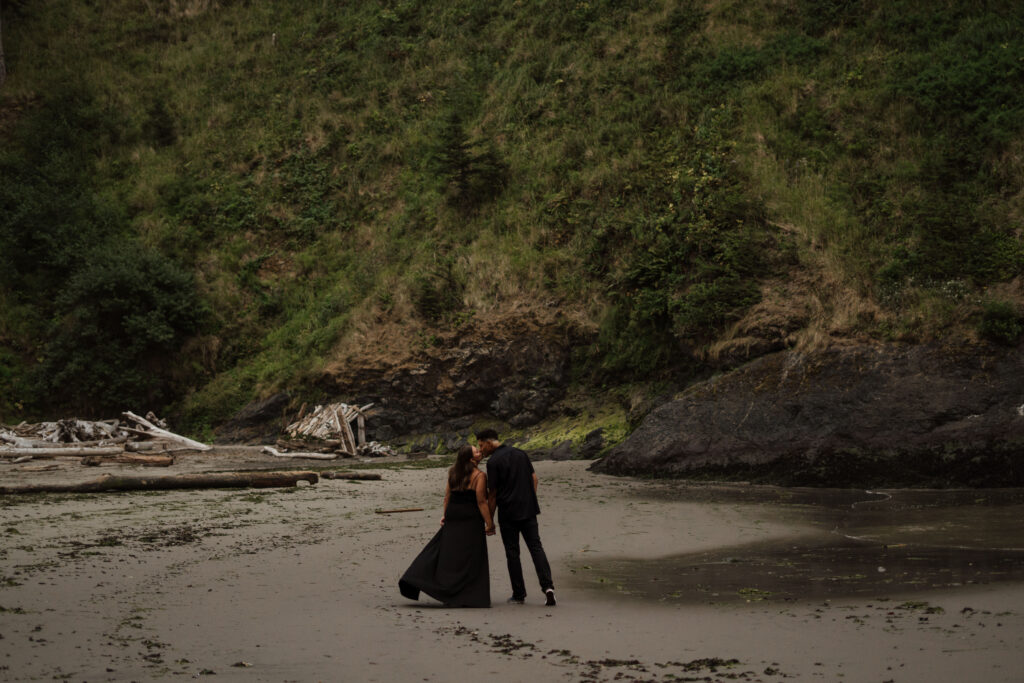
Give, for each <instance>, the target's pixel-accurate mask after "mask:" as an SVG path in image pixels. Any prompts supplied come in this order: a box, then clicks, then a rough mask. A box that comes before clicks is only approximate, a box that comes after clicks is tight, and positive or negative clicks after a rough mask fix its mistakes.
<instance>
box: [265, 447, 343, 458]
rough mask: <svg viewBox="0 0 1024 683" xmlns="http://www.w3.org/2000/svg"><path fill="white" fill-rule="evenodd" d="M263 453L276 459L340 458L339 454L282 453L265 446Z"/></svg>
mask: <svg viewBox="0 0 1024 683" xmlns="http://www.w3.org/2000/svg"><path fill="white" fill-rule="evenodd" d="M263 452H264V453H267V454H268V455H272V456H274V457H275V458H310V459H313V460H336V459H337V458H338V455H337V453H310V452H306V453H282V452H281V451H279V450H277V449H276V448H273V447H271V446H264V447H263Z"/></svg>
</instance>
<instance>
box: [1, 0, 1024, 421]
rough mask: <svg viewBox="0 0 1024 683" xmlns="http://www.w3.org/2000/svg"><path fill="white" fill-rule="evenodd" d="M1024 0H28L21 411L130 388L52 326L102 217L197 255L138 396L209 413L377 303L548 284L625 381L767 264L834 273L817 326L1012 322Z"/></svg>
mask: <svg viewBox="0 0 1024 683" xmlns="http://www.w3.org/2000/svg"><path fill="white" fill-rule="evenodd" d="M1019 7H1020V6H1019V3H1013V2H1005V3H989V4H988V5H987V7H986V8H982V9H979V8H976V7H975V3H968V2H962V3H958V2H950V3H943V4H942V6H941V7H938V8H936V7H935V5H934V3H931V2H924V1H920V2H915V1H903V2H888V3H851V2H840V1H838V0H837V1H835V2H831V3H820V2H809V1H806V2H805V1H801V0H790V1H788V2H767V1H765V2H738V1H736V2H707V3H686V2H684V3H676V2H671V3H670V2H664V3H662V2H650V3H648V2H628V1H626V2H613V1H610V0H609V1H605V2H599V1H595V2H576V1H571V2H541V1H529V0H516V1H500V2H468V1H464V2H453V3H445V4H444V5H443V6H437V5H436V4H433V3H417V2H412V1H406V2H361V3H338V2H332V1H326V0H325V1H324V2H299V1H297V0H296V1H294V2H285V1H278V2H255V1H253V2H227V1H223V2H211V1H204V0H182V1H180V2H171V3H166V4H165V3H159V2H149V3H138V2H129V1H128V0H107V1H105V2H56V1H49V2H43V1H38V2H28V1H25V0H23V1H22V2H11V1H9V2H5V3H4V12H5V14H4V17H3V27H4V31H5V35H4V46H5V51H6V54H7V60H8V70H9V80H8V83H7V85H6V87H5V89H4V91H3V92H0V111H2V115H0V137H3V138H4V139H5V140H7V141H9V143H10V144H5V145H4V151H3V152H2V153H0V174H2V175H0V181H3V182H4V183H6V185H7V187H9V188H10V187H14V185H13V184H12V183H13V180H12V179H14V178H18V182H19V183H21V185H19V189H18V191H17V192H13V191H8V194H7V195H6V197H5V195H4V194H3V190H2V189H0V207H3V209H4V210H5V212H14V209H18V211H17V215H18V217H17V219H16V220H10V221H7V222H6V224H5V226H4V227H3V231H4V232H0V250H2V251H3V255H0V267H2V268H3V270H0V304H2V307H0V381H2V382H4V383H5V385H7V386H9V387H10V390H9V391H4V392H3V396H0V417H3V418H5V419H18V418H19V416H21V415H23V414H26V413H28V414H33V413H34V414H40V413H44V412H47V411H51V410H58V409H61V408H66V407H68V406H73V407H75V408H77V409H78V410H82V411H88V410H92V411H96V412H102V411H104V410H108V411H109V410H110V409H111V408H112V406H111V405H109V404H111V403H114V404H115V405H118V406H119V405H121V404H120V403H116V402H114V401H111V400H110V398H109V397H105V396H104V392H103V388H102V387H103V382H102V377H100V378H97V377H96V376H95V372H94V370H93V369H94V368H96V367H101V366H103V365H104V364H111V365H116V364H117V361H116V359H110V358H99V359H98V360H97V359H96V358H94V357H91V356H90V355H89V351H88V347H89V346H90V344H88V343H84V344H83V343H80V342H79V343H77V344H76V343H75V342H74V339H89V340H95V339H97V338H98V337H96V336H95V334H94V335H93V336H80V337H73V338H71V339H72V341H67V342H65V343H63V345H61V344H55V343H50V344H49V346H48V345H47V343H46V342H45V341H41V340H48V339H49V340H52V339H54V338H58V337H59V334H58V333H59V331H60V330H65V331H66V330H69V329H70V330H72V331H75V330H77V329H78V328H77V327H76V324H79V323H76V322H75V321H76V320H79V318H80V317H81V305H80V304H81V300H82V297H81V296H78V298H77V299H76V298H75V297H74V296H71V295H68V296H63V297H62V292H65V291H67V290H69V289H70V290H72V291H74V292H81V291H97V290H102V287H101V286H99V285H97V286H96V287H94V288H93V289H91V290H86V288H85V286H84V285H82V284H81V282H82V281H87V282H88V281H89V278H88V277H85V276H81V277H80V278H79V280H74V279H73V278H74V276H75V273H79V272H81V271H85V272H86V273H87V274H88V273H91V272H92V271H90V266H89V264H90V263H91V262H92V261H94V260H95V259H96V258H97V257H95V256H90V255H88V253H87V251H86V250H85V249H84V247H83V246H82V245H83V244H88V243H91V242H97V243H101V244H110V243H121V242H125V241H131V242H133V243H136V242H137V243H138V244H139V245H141V246H140V247H139V248H140V249H143V250H148V251H147V253H157V254H160V255H162V256H164V257H166V258H168V259H171V261H172V262H173V263H174V264H177V265H178V266H180V269H181V270H182V271H184V272H187V273H188V274H192V275H194V277H195V287H196V290H197V292H198V297H197V301H196V303H195V305H194V308H195V310H201V311H202V315H201V316H200V318H201V319H200V320H192V319H189V318H187V317H183V316H182V314H181V313H180V312H178V313H173V312H167V311H166V310H165V309H164V308H160V309H158V313H157V314H154V316H153V317H152V320H151V321H150V322H153V321H154V320H155V321H156V322H159V320H157V318H160V317H161V316H163V317H164V318H167V319H169V320H171V321H172V324H170V325H169V327H168V331H167V332H166V334H164V335H163V336H162V337H159V338H158V339H155V341H153V342H152V343H151V344H149V345H148V346H146V347H145V348H143V349H141V350H138V351H137V353H136V352H135V351H133V352H132V353H134V354H135V355H132V356H131V358H132V359H133V361H132V362H133V363H134V364H135V366H136V367H139V368H142V369H143V370H142V371H140V373H141V376H142V377H146V376H152V377H157V378H163V381H162V382H161V384H160V391H158V392H157V391H155V390H154V391H153V392H151V393H149V394H145V395H136V396H133V395H132V394H131V392H130V390H128V389H125V392H126V393H125V394H124V395H123V396H118V397H117V398H118V400H132V399H135V400H152V401H155V402H158V403H163V404H166V403H168V402H172V403H174V404H175V405H176V406H177V407H176V410H177V411H179V412H182V413H184V414H187V415H188V417H189V420H190V423H191V424H192V426H193V429H197V430H201V428H202V425H204V424H210V423H216V422H217V421H218V420H221V419H223V418H225V417H226V416H228V415H229V414H231V412H232V411H234V410H235V409H237V408H238V407H239V406H240V405H242V404H244V403H245V402H246V401H247V400H249V399H250V398H251V397H252V396H254V395H256V394H259V393H264V392H267V391H271V390H273V389H276V388H280V387H284V386H289V387H294V386H302V385H303V384H304V383H308V380H309V379H311V378H313V377H315V375H316V373H317V372H318V370H319V369H320V368H321V367H322V366H323V364H324V363H325V362H327V361H329V360H330V359H331V358H333V357H337V356H339V355H341V354H344V353H346V352H347V350H348V349H349V348H350V346H351V344H352V343H353V342H352V339H353V333H354V332H355V331H359V330H365V329H366V328H367V327H369V326H372V325H374V324H377V321H389V322H393V321H399V322H401V323H403V324H406V325H407V328H408V330H407V331H408V333H409V334H415V333H416V331H419V332H420V334H422V335H423V338H424V339H429V330H430V328H431V326H437V325H442V326H451V325H457V324H458V321H459V320H460V319H464V318H465V316H468V315H474V314H477V315H482V314H486V312H487V311H489V310H495V309H501V308H502V307H506V306H509V305H511V304H513V303H515V302H520V301H528V300H536V299H539V298H542V297H544V298H548V297H557V298H560V299H561V300H562V301H563V302H565V305H566V306H567V307H571V308H574V309H576V310H577V311H578V313H579V315H580V316H582V317H583V318H584V319H588V320H590V321H592V323H593V324H594V325H595V326H600V328H601V330H602V334H601V340H600V344H599V345H598V346H597V347H596V348H595V349H593V350H591V351H590V352H589V353H588V354H587V355H586V358H584V360H585V362H586V363H587V364H588V367H589V368H590V369H591V370H592V371H594V372H595V374H594V375H591V376H598V377H602V378H609V377H611V378H622V379H629V378H636V377H641V378H650V377H653V376H659V375H660V374H661V373H663V372H664V371H665V369H666V368H667V367H669V366H671V365H672V363H673V359H678V358H680V357H691V354H696V355H697V356H699V355H700V352H701V351H702V350H703V349H707V348H708V347H709V346H711V345H713V344H714V343H715V342H716V340H719V339H721V338H722V337H723V335H724V336H728V335H729V334H731V333H732V332H730V330H729V325H730V324H731V323H733V322H734V321H736V320H737V319H738V318H740V317H741V316H742V315H743V313H744V311H746V310H747V309H748V307H749V306H751V305H753V304H755V303H757V302H758V301H759V300H760V298H761V296H762V288H761V287H760V284H759V283H761V282H764V281H768V280H773V279H775V280H778V279H791V280H802V281H806V282H807V283H809V284H808V285H807V287H809V288H811V289H814V290H815V291H812V292H809V293H808V292H804V293H803V294H804V295H808V294H809V295H810V298H811V299H812V300H813V301H814V302H815V303H814V305H813V306H812V307H811V308H812V311H811V317H810V320H809V322H808V324H807V328H806V330H804V332H803V333H802V334H803V335H804V337H805V338H806V339H807V340H810V341H813V339H815V338H817V336H820V335H823V334H837V333H838V334H844V335H862V336H871V337H879V338H900V339H910V340H915V339H926V338H929V337H932V336H935V335H936V334H938V333H940V332H943V331H945V330H948V329H949V328H950V327H957V328H962V329H973V328H974V327H976V326H977V325H979V324H986V325H988V326H987V327H985V328H984V329H985V330H987V331H988V333H990V334H993V335H995V336H997V337H1001V338H1007V339H1012V338H1014V337H1015V335H1016V334H1019V328H1020V323H1019V318H1018V309H1017V308H1016V306H1017V305H1018V304H1019V303H1020V302H1019V300H1018V296H1017V289H1016V288H1015V287H1011V286H1008V285H1005V284H1000V283H1007V282H1010V281H1012V280H1013V279H1014V278H1016V277H1017V276H1019V274H1020V270H1021V265H1022V251H1021V243H1020V235H1019V231H1020V228H1021V227H1022V222H1024V206H1022V203H1024V199H1022V192H1021V183H1022V178H1024V173H1022V168H1021V165H1022V150H1024V137H1022V133H1021V131H1022V128H1024V125H1022V124H1024V94H1022V93H1024V89H1021V88H1019V87H1016V86H1013V83H1016V84H1018V85H1019V83H1020V82H1021V81H1022V76H1024V39H1022V38H1021V35H1022V33H1021V31H1020V28H1021V27H1022V26H1024V18H1022V10H1020V9H1019ZM55 122H56V123H55ZM53 130H62V131H64V133H65V135H64V137H63V138H61V139H60V140H59V142H58V143H54V144H53V145H51V146H50V147H46V145H44V144H43V143H42V142H41V137H44V136H46V135H50V133H48V132H44V133H40V132H39V131H53ZM28 168H43V169H44V170H45V173H43V174H41V175H42V177H40V178H36V177H35V176H31V177H30V176H29V175H27V174H26V173H25V170H26V169H28ZM26 178H28V179H27V180H26ZM8 181H10V182H8ZM25 197H37V198H42V199H39V200H38V201H36V202H35V203H33V204H32V206H31V207H30V209H25V210H22V209H23V208H24V205H25V204H26V200H25ZM43 233H45V237H46V238H47V243H48V244H51V243H52V244H54V245H56V246H55V247H54V248H53V249H50V250H49V251H46V252H44V253H45V254H48V255H47V256H45V257H44V258H43V259H42V261H41V265H40V266H39V267H37V268H34V267H29V266H26V265H24V264H25V263H26V262H27V261H26V259H25V258H23V257H24V256H25V255H26V254H28V255H32V254H35V255H37V256H38V253H39V252H38V250H37V251H32V250H33V249H34V248H35V247H33V246H32V245H33V244H37V243H38V240H36V238H35V237H33V238H32V239H26V237H25V236H26V235H33V236H38V235H40V234H43ZM4 240H6V241H4ZM11 245H16V246H17V249H14V248H12V247H11ZM54 254H56V255H54ZM83 254H85V256H83ZM5 257H6V259H7V260H6V261H5V260H4V259H5ZM15 260H16V261H17V263H18V264H20V265H16V266H14V265H12V262H14V261H15ZM83 263H84V265H83ZM93 270H95V268H93ZM797 273H809V274H810V275H809V276H808V277H806V278H800V277H796V275H795V274H797ZM94 279H95V278H94ZM143 279H145V274H143ZM150 279H152V278H151V277H150ZM76 301H77V302H78V304H76V303H75V302H76ZM54 302H56V303H54ZM76 305H77V306H78V308H76ZM154 305H155V304H154ZM1000 305H1001V306H1002V307H1000ZM76 311H77V313H76ZM119 315H121V318H117V315H115V316H114V318H115V319H114V320H113V322H112V323H111V324H112V325H114V326H115V327H116V326H117V325H120V324H121V322H119V321H121V320H122V319H123V317H124V316H123V314H119ZM175 315H177V317H174V316H175ZM76 316H78V317H76ZM147 329H148V328H147ZM176 330H178V331H180V332H181V333H180V334H177V333H176V332H175V331H176ZM128 337H131V335H130V334H127V333H126V334H125V335H123V337H119V338H118V339H117V340H115V341H113V342H109V343H107V342H104V344H105V345H108V346H109V345H111V344H112V345H114V346H116V345H117V344H127V343H128V342H126V341H124V339H126V338H128ZM161 340H162V341H161ZM161 344H163V346H161ZM99 345H100V344H93V346H99ZM122 357H124V356H123V354H122ZM47 363H49V365H47ZM56 366H59V367H60V368H62V369H66V368H69V367H71V368H72V369H73V371H72V370H69V371H68V372H67V374H65V375H63V376H64V377H65V380H66V384H67V385H74V386H79V387H93V388H92V389H88V390H85V389H83V390H82V391H80V392H78V393H76V394H74V395H73V396H64V395H62V393H61V392H62V389H61V387H53V386H46V383H45V382H44V381H43V380H41V379H40V378H39V376H38V374H33V373H32V368H34V367H49V368H51V369H52V368H53V367H56ZM91 368H92V369H91ZM76 373H77V374H76ZM90 373H92V374H90ZM43 396H46V397H49V398H47V399H44V398H43ZM147 407H148V406H147Z"/></svg>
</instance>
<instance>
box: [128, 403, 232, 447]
mask: <svg viewBox="0 0 1024 683" xmlns="http://www.w3.org/2000/svg"><path fill="white" fill-rule="evenodd" d="M121 414H122V415H123V416H124V417H126V418H128V419H129V420H133V421H134V422H137V423H138V424H140V425H142V426H143V427H144V428H145V429H146V431H147V432H148V433H149V434H150V435H151V436H155V437H160V438H163V439H167V440H169V441H177V442H178V443H182V444H185V445H186V446H189V447H190V448H194V449H196V450H197V451H208V450H210V448H212V446H207V445H206V444H205V443H199V442H198V441H193V440H192V439H189V438H186V437H184V436H181V435H180V434H175V433H174V432H169V431H167V430H166V429H161V428H160V427H157V426H156V425H155V424H153V423H152V422H150V421H149V420H147V419H146V418H144V417H139V416H138V415H136V414H135V413H133V412H131V411H126V412H124V413H121Z"/></svg>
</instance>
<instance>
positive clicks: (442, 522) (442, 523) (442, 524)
mask: <svg viewBox="0 0 1024 683" xmlns="http://www.w3.org/2000/svg"><path fill="white" fill-rule="evenodd" d="M441 526H444V515H442V516H441Z"/></svg>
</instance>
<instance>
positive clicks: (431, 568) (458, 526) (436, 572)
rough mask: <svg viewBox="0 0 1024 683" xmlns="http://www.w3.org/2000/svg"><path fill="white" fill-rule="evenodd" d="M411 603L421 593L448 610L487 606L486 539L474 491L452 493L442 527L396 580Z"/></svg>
mask: <svg viewBox="0 0 1024 683" xmlns="http://www.w3.org/2000/svg"><path fill="white" fill-rule="evenodd" d="M398 589H399V590H400V591H401V592H402V595H404V596H405V597H407V598H409V599H410V600H418V599H419V597H420V591H423V592H424V593H426V594H427V595H429V596H430V597H432V598H434V599H436V600H440V601H441V602H443V603H444V604H445V605H448V606H449V607H490V606H491V582H490V571H489V568H488V565H487V536H486V534H485V533H484V520H483V516H482V515H481V514H480V508H479V507H477V503H476V491H473V490H472V489H470V490H467V491H452V492H451V495H450V497H449V499H448V509H447V510H446V511H445V521H444V525H443V526H442V527H441V528H440V529H439V530H438V532H437V533H436V534H434V537H433V538H432V539H430V542H428V543H427V545H426V547H425V548H423V550H422V551H421V552H420V554H419V555H417V556H416V559H415V560H413V561H412V564H411V565H410V566H409V568H408V569H407V570H406V572H405V574H403V575H402V578H401V579H400V580H399V581H398Z"/></svg>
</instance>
